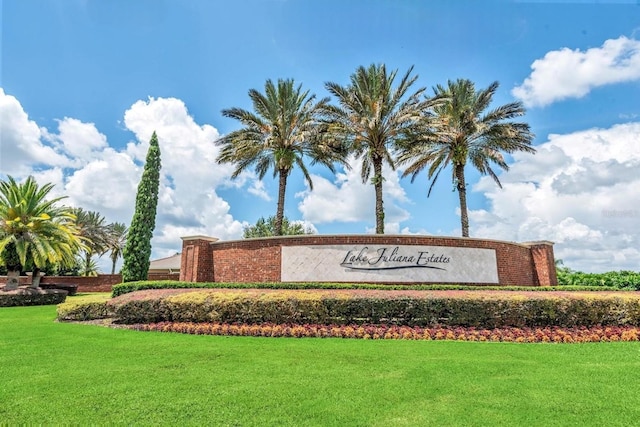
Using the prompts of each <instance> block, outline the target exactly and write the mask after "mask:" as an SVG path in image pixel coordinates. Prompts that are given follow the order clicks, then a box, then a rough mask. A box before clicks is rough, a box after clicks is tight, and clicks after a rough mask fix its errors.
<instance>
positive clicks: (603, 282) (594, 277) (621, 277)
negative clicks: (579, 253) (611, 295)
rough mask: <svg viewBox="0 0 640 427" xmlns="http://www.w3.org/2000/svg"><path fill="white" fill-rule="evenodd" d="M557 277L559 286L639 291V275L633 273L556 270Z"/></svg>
mask: <svg viewBox="0 0 640 427" xmlns="http://www.w3.org/2000/svg"><path fill="white" fill-rule="evenodd" d="M557 276H558V285H559V286H592V287H599V288H602V287H608V288H615V289H625V290H630V289H633V290H640V273H638V272H635V271H609V272H607V273H583V272H581V271H573V270H571V269H569V268H558V269H557Z"/></svg>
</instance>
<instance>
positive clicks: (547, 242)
mask: <svg viewBox="0 0 640 427" xmlns="http://www.w3.org/2000/svg"><path fill="white" fill-rule="evenodd" d="M554 244H555V243H554V242H551V241H549V240H537V241H534V242H522V243H521V245H525V246H529V247H531V246H542V245H547V246H553V245H554Z"/></svg>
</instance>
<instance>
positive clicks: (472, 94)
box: [398, 79, 536, 237]
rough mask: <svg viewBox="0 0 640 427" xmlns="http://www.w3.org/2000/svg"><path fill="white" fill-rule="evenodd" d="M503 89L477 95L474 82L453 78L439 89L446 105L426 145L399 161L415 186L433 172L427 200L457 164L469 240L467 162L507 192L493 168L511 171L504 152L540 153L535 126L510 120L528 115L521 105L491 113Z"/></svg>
mask: <svg viewBox="0 0 640 427" xmlns="http://www.w3.org/2000/svg"><path fill="white" fill-rule="evenodd" d="M497 89H498V82H494V83H492V84H491V85H489V87H487V88H486V89H483V90H479V91H476V90H475V87H474V84H473V82H471V81H470V80H466V79H458V80H456V81H451V80H450V81H449V82H448V85H447V87H443V86H441V85H438V86H436V87H435V88H434V93H435V96H436V97H439V98H440V99H441V101H442V102H441V103H440V104H438V105H436V106H435V107H433V113H434V116H435V117H434V118H435V120H433V121H432V122H431V124H430V128H429V129H425V130H424V132H423V134H422V140H421V141H420V142H417V143H416V142H414V143H412V144H407V145H405V146H404V147H403V148H402V149H401V151H400V152H399V154H398V162H399V163H410V165H409V167H408V168H407V169H406V170H405V171H404V174H403V176H407V175H411V182H413V181H414V180H415V178H416V176H417V175H418V173H420V172H421V171H422V170H423V169H425V168H427V170H428V177H429V179H430V180H431V185H430V186H429V192H428V193H427V197H428V196H429V195H430V194H431V190H432V188H433V186H434V184H435V182H436V181H437V179H438V176H439V175H440V173H441V172H442V171H443V170H444V169H445V168H446V167H448V166H449V165H451V167H452V180H453V184H454V185H455V188H456V190H457V191H458V196H459V198H460V220H461V224H462V236H463V237H469V218H468V213H467V184H466V181H465V173H464V169H465V166H466V164H467V162H469V163H470V164H471V165H472V166H473V167H474V168H476V169H477V170H478V171H479V172H480V173H481V174H482V175H489V176H490V177H491V178H493V180H494V181H495V182H496V183H497V184H498V186H499V187H500V188H502V184H501V183H500V180H499V179H498V176H497V175H496V174H495V172H494V170H493V169H492V167H493V165H497V166H498V167H500V168H501V169H503V170H509V166H508V165H507V163H506V162H505V159H504V156H503V155H502V153H501V152H505V153H513V152H515V151H525V152H528V153H535V151H536V150H535V149H534V148H533V147H532V146H531V142H532V140H533V137H534V135H533V134H532V133H531V131H530V129H529V125H528V124H527V123H521V122H513V121H510V119H513V118H515V117H520V116H522V115H524V114H525V108H524V106H523V105H522V103H521V102H512V103H509V104H505V105H501V106H499V107H497V108H494V109H493V110H489V111H486V112H485V110H486V109H487V108H488V107H489V104H490V103H491V100H492V97H493V95H494V94H495V92H496V90H497Z"/></svg>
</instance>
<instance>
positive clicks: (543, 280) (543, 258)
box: [526, 241, 558, 286]
mask: <svg viewBox="0 0 640 427" xmlns="http://www.w3.org/2000/svg"><path fill="white" fill-rule="evenodd" d="M526 245H527V246H529V248H530V249H531V259H532V260H533V272H534V273H535V282H536V285H537V286H556V285H557V284H558V276H557V275H556V261H555V257H554V256H553V242H548V241H541V242H528V243H526Z"/></svg>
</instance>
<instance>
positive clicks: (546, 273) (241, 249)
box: [180, 235, 557, 286]
mask: <svg viewBox="0 0 640 427" xmlns="http://www.w3.org/2000/svg"><path fill="white" fill-rule="evenodd" d="M363 244H375V245H419V246H452V247H465V248H479V249H494V250H495V252H496V261H497V264H498V266H497V267H498V280H499V283H500V284H501V285H514V286H547V285H555V284H557V278H556V273H555V263H554V259H553V244H552V243H551V242H531V243H522V244H520V243H512V242H504V241H498V240H484V239H472V238H455V237H428V236H393V235H337V236H318V235H305V236H288V237H271V238H264V239H246V240H235V241H224V242H219V241H218V242H211V241H210V240H204V239H201V238H199V236H198V237H194V238H188V239H186V238H185V240H183V251H182V267H181V271H182V272H184V275H183V274H181V276H180V277H181V280H186V281H194V282H197V281H215V282H278V281H280V266H281V249H280V248H281V247H282V246H308V245H363ZM206 246H208V249H207V248H206ZM191 248H193V249H191ZM205 277H206V279H203V280H198V279H200V278H205ZM209 277H211V279H209ZM477 284H479V285H488V283H477Z"/></svg>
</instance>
